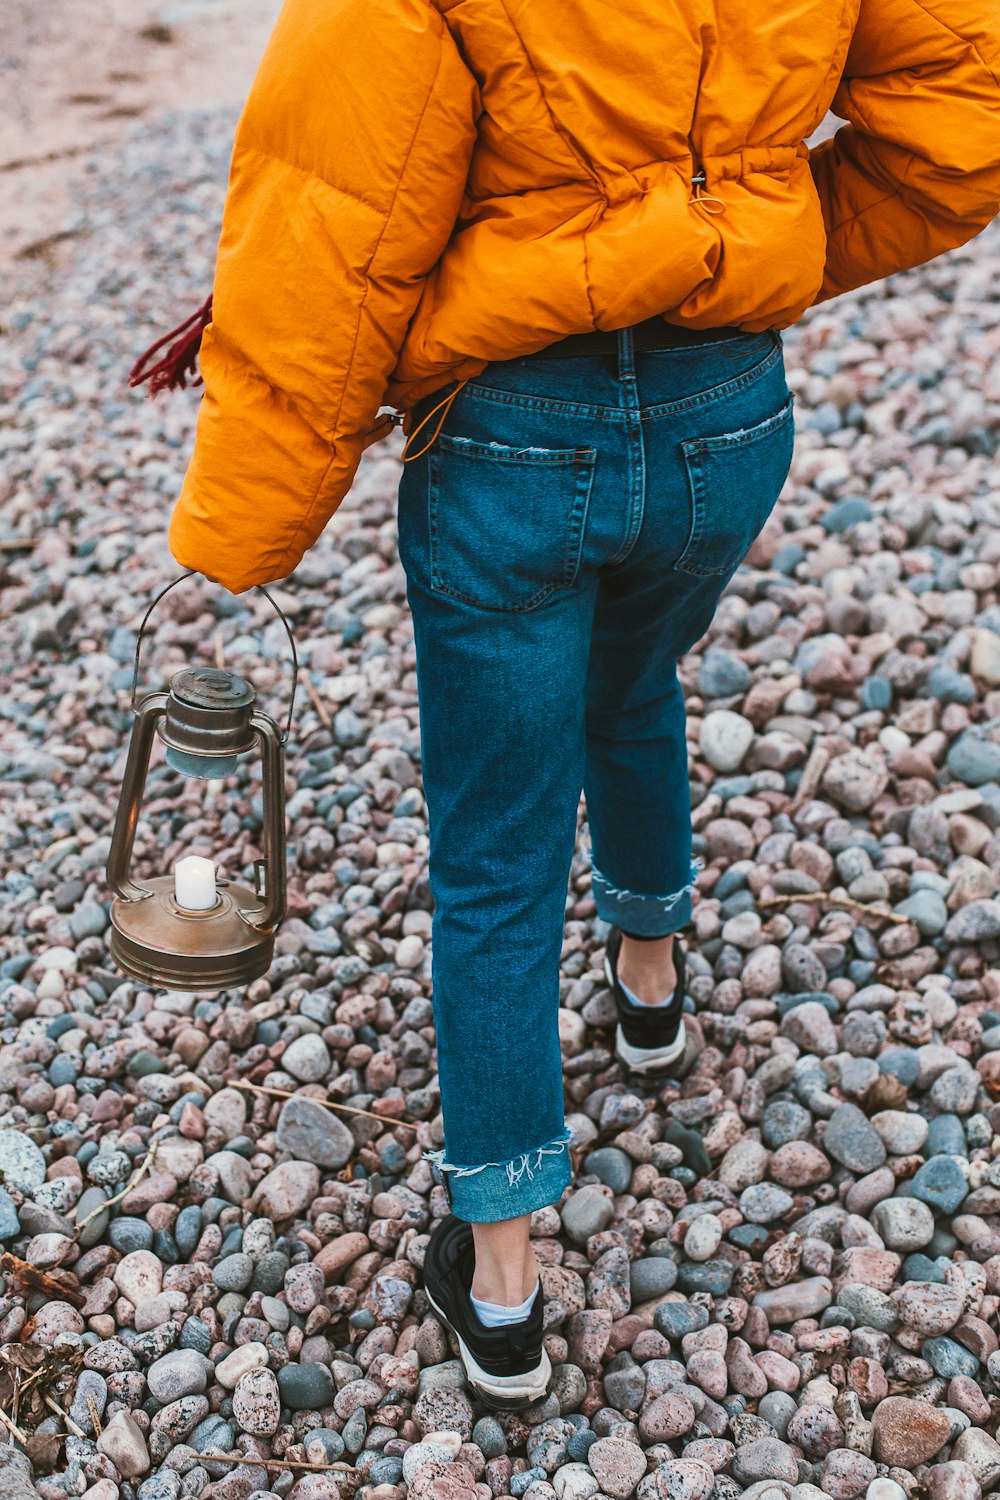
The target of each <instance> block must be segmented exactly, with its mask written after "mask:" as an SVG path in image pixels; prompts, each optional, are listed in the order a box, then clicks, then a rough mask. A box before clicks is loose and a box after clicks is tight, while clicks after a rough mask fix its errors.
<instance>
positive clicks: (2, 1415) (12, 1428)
mask: <svg viewBox="0 0 1000 1500" xmlns="http://www.w3.org/2000/svg"><path fill="white" fill-rule="evenodd" d="M0 1422H2V1423H3V1425H4V1426H5V1427H6V1429H7V1431H8V1432H9V1433H10V1435H11V1437H15V1438H17V1440H18V1442H19V1443H26V1442H27V1441H28V1439H27V1436H26V1434H25V1433H23V1432H22V1431H21V1429H20V1427H18V1425H17V1423H16V1422H15V1421H13V1420H12V1419H11V1418H10V1417H8V1415H7V1413H6V1412H5V1411H4V1409H3V1407H2V1406H0Z"/></svg>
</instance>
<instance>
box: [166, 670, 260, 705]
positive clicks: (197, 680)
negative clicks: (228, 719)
mask: <svg viewBox="0 0 1000 1500" xmlns="http://www.w3.org/2000/svg"><path fill="white" fill-rule="evenodd" d="M170 691H171V693H172V694H173V695H174V697H175V698H179V699H180V700H181V701H182V702H183V703H187V704H189V705H190V707H191V708H209V709H234V708H249V706H250V704H251V703H253V702H254V701H255V699H256V697H257V694H256V693H255V691H254V689H253V688H252V687H251V686H250V684H249V682H245V681H244V679H243V678H242V677H237V676H236V674H235V672H225V671H222V670H221V669H220V668H219V667H184V668H183V669H182V670H181V671H180V672H178V673H176V675H175V676H174V677H173V678H172V680H171V683H170Z"/></svg>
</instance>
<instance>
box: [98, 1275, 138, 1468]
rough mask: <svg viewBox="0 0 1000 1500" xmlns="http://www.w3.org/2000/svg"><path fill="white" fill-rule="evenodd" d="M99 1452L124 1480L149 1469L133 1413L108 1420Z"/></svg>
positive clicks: (100, 1439) (126, 1413)
mask: <svg viewBox="0 0 1000 1500" xmlns="http://www.w3.org/2000/svg"><path fill="white" fill-rule="evenodd" d="M135 1253H136V1254H140V1253H143V1252H140V1251H136V1252H135ZM97 1451H98V1453H103V1454H104V1455H105V1457H106V1458H110V1460H111V1462H112V1463H113V1464H114V1466H115V1468H116V1469H117V1470H118V1472H119V1474H120V1475H121V1476H122V1478H123V1479H138V1477H139V1475H140V1474H145V1473H147V1471H148V1469H149V1449H148V1448H147V1446H146V1439H145V1437H144V1436H143V1432H142V1428H141V1427H140V1426H139V1424H138V1422H137V1421H136V1420H135V1417H133V1415H132V1413H131V1412H128V1411H116V1412H115V1414H114V1416H113V1417H111V1418H110V1419H109V1420H108V1422H107V1423H106V1425H105V1428H104V1431H103V1432H102V1433H101V1435H100V1437H99V1438H98V1439H97Z"/></svg>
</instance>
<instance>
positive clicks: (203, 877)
mask: <svg viewBox="0 0 1000 1500" xmlns="http://www.w3.org/2000/svg"><path fill="white" fill-rule="evenodd" d="M174 899H175V901H176V902H177V905H178V906H182V907H183V908H184V910H185V911H210V910H211V909H212V907H213V906H214V905H215V903H216V901H217V900H218V895H217V893H216V889H215V864H214V863H213V861H212V860H210V859H202V857H201V855H199V854H189V855H188V856H187V857H186V858H185V859H179V860H178V861H177V863H176V865H175V866H174Z"/></svg>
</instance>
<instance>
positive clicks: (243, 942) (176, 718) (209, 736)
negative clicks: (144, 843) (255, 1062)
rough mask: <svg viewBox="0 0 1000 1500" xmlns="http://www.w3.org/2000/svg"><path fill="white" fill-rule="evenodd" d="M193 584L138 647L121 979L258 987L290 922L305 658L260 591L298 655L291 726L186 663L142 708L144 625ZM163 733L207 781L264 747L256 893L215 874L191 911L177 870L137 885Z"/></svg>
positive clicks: (227, 680) (231, 681)
mask: <svg viewBox="0 0 1000 1500" xmlns="http://www.w3.org/2000/svg"><path fill="white" fill-rule="evenodd" d="M191 576H192V574H191V573H185V574H183V575H182V577H181V578H175V579H174V580H173V582H172V583H170V584H168V585H167V587H166V588H165V589H163V590H161V592H160V593H159V594H158V595H157V596H156V598H155V599H154V600H153V602H152V604H151V605H150V606H149V608H148V609H147V611H146V614H145V616H144V618H143V621H142V624H141V626H140V628H139V634H138V639H137V641H136V649H135V672H134V675H133V679H132V709H133V713H134V715H135V722H134V725H133V729H132V736H131V740H130V742H129V749H128V758H127V761H126V766H125V774H124V777H123V781H122V789H121V796H120V798H119V803H118V812H117V816H116V819H115V827H114V833H113V834H112V838H111V849H110V852H109V855H108V864H107V878H108V884H109V885H110V887H111V889H112V890H113V891H114V893H115V895H114V899H113V901H112V903H111V942H110V949H111V956H112V958H113V959H114V961H115V963H116V964H117V965H118V967H119V968H120V969H121V970H123V972H124V973H126V974H128V975H129V976H130V977H131V978H133V979H138V980H141V981H143V982H144V983H146V984H149V985H151V986H154V987H159V988H162V989H180V990H196V991H197V990H222V989H231V988H236V987H239V986H242V985H246V984H249V983H250V981H251V980H253V979H258V978H260V976H261V975H262V974H265V973H266V972H267V970H268V968H269V967H270V964H271V960H272V958H273V956H274V938H275V933H276V931H277V929H278V926H279V924H280V923H281V920H282V918H283V917H284V914H285V903H286V889H285V776H284V759H285V758H284V747H285V744H286V742H287V739H288V733H289V730H290V728H291V722H292V714H293V712H294V706H295V686H294V684H295V682H296V681H297V678H298V662H297V658H296V653H295V641H294V637H293V636H292V631H291V627H290V626H289V623H288V621H287V620H286V619H285V616H284V615H283V614H282V612H281V610H280V609H279V608H278V606H277V604H275V602H274V600H273V599H272V598H271V595H270V594H269V593H268V591H267V590H266V589H264V588H261V589H260V592H261V593H262V594H264V595H265V597H266V598H267V600H268V602H269V603H270V604H271V606H272V608H273V609H274V610H275V612H276V614H277V615H278V617H279V618H280V620H281V622H282V624H283V625H284V627H285V630H286V632H287V634H288V640H289V643H290V646H291V652H292V666H293V672H294V676H293V686H292V696H291V703H290V705H289V711H288V723H287V725H286V728H285V729H284V730H282V729H280V728H279V726H278V725H277V724H276V723H275V721H274V719H272V718H271V717H270V716H269V715H268V714H266V713H263V712H262V711H261V710H260V709H259V708H257V707H256V699H257V694H256V691H255V689H254V688H253V687H252V685H251V684H250V683H248V682H246V681H245V680H244V679H243V678H242V677H238V676H237V675H236V674H235V673H234V672H227V671H223V670H221V669H218V668H215V667H201V666H197V667H185V668H184V669H183V670H182V671H180V672H178V673H176V675H175V676H174V677H173V678H172V679H171V682H170V688H169V690H168V691H167V692H162V691H160V692H153V693H149V694H147V695H146V697H144V698H143V699H142V701H141V703H138V704H137V702H136V687H137V683H138V678H139V652H140V649H141V646H142V638H143V633H144V631H145V628H146V623H147V621H148V620H149V617H150V615H151V613H152V611H153V609H154V608H155V607H156V605H157V604H158V603H159V601H160V600H161V599H162V598H163V596H164V594H166V593H168V592H169V590H170V589H172V588H174V587H175V586H176V585H177V584H178V583H182V582H183V581H184V579H186V578H190V577H191ZM157 735H158V736H159V738H160V739H161V740H163V742H164V743H165V744H166V747H167V751H166V759H167V762H168V764H170V765H171V766H173V767H174V769H175V770H178V771H180V772H181V773H182V774H184V775H186V776H195V777H201V778H203V779H208V778H217V777H222V776H227V775H229V774H231V772H232V771H233V770H234V769H235V768H236V764H237V757H238V756H240V755H243V754H246V753H248V752H251V751H255V750H258V751H259V753H260V756H261V763H262V767H261V768H262V777H263V800H264V814H263V831H262V838H261V851H262V858H261V859H259V860H258V861H257V862H256V864H255V866H254V883H253V889H251V888H250V887H249V886H244V885H238V884H236V883H235V882H232V881H229V880H227V879H226V878H224V877H220V876H219V875H218V874H216V875H215V880H214V895H215V900H214V904H203V905H201V906H199V907H196V908H192V907H189V906H185V905H181V904H180V902H179V901H178V899H177V890H176V889H175V878H174V875H173V874H168V875H161V876H156V877H155V878H154V879H152V880H148V881H146V882H145V884H142V885H140V884H137V883H136V882H135V881H133V880H132V879H131V874H130V871H131V863H132V848H133V844H134V841H135V831H136V827H137V824H138V821H139V813H140V808H141V804H142V797H143V792H144V789H145V784H146V775H147V772H148V769H149V759H150V753H151V751H152V748H153V742H154V738H155V737H156V736H157ZM196 862H197V861H196ZM206 863H207V862H206ZM210 900H211V896H209V901H210Z"/></svg>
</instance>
